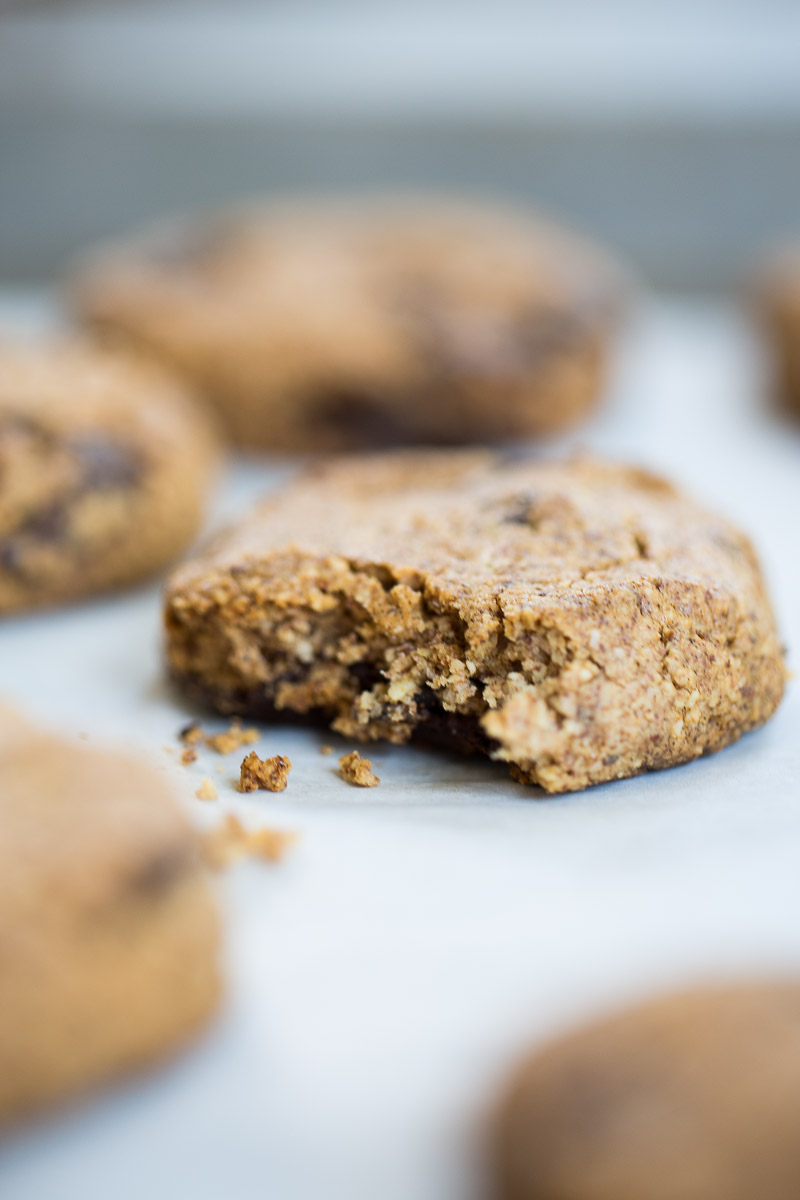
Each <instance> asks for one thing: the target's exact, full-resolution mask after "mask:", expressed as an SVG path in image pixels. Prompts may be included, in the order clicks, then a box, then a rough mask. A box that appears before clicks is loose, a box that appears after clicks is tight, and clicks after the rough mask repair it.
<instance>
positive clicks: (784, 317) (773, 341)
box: [752, 246, 800, 417]
mask: <svg viewBox="0 0 800 1200" xmlns="http://www.w3.org/2000/svg"><path fill="white" fill-rule="evenodd" d="M752 299H753V302H754V305H755V308H756V312H757V315H758V317H759V319H760V321H761V324H762V327H763V329H764V331H765V334H766V336H767V339H768V341H769V348H770V352H771V356H772V363H773V376H774V384H775V389H776V392H777V396H778V400H779V401H780V402H781V403H782V404H783V405H784V407H785V408H786V409H788V410H790V411H791V412H793V413H794V415H795V416H797V417H800V246H798V247H796V248H794V249H787V250H785V251H784V252H783V254H778V255H776V256H775V257H774V258H773V259H772V260H771V261H770V262H768V263H766V264H765V265H764V266H763V268H762V270H761V272H760V273H759V275H758V278H757V279H756V281H755V284H754V286H753V289H752Z"/></svg>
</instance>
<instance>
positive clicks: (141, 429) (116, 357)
mask: <svg viewBox="0 0 800 1200" xmlns="http://www.w3.org/2000/svg"><path fill="white" fill-rule="evenodd" d="M215 458H216V451H215V449H214V439H213V434H212V428H211V426H210V424H209V419H208V417H207V416H206V415H204V414H203V412H202V410H200V409H199V408H198V407H197V405H196V403H194V402H193V401H192V399H191V398H190V397H189V396H188V395H187V394H185V392H184V390H183V388H182V387H181V385H179V384H178V383H175V382H173V380H172V379H171V378H169V377H167V376H166V375H164V374H163V373H162V372H161V371H160V370H157V369H155V368H152V367H149V366H146V365H142V364H141V363H139V362H137V361H134V360H132V359H130V358H129V357H128V356H124V355H121V354H119V353H118V352H111V351H108V350H101V349H97V348H95V347H92V346H89V345H88V344H82V343H80V342H74V343H73V342H61V343H56V344H47V345H25V346H22V345H17V346H11V345H9V344H6V343H4V344H0V614H2V613H9V612H14V611H21V610H25V609H29V608H38V607H41V606H43V605H48V604H55V603H57V602H60V601H66V600H71V599H75V598H77V597H80V596H88V595H90V594H92V593H94V592H99V591H102V590H105V589H108V588H116V587H120V586H122V585H123V584H129V583H133V582H135V581H137V580H139V579H143V578H144V577H146V576H148V575H150V574H152V573H153V572H155V571H157V570H158V569H159V568H161V567H163V566H165V565H166V564H167V563H169V562H170V561H171V560H172V559H174V558H175V557H177V555H178V554H179V553H180V551H181V550H183V549H184V548H185V547H186V545H187V544H188V542H189V541H190V540H191V538H192V537H193V535H194V534H195V532H196V531H197V528H198V525H199V522H200V519H201V515H202V511H203V507H204V501H205V496H206V492H207V491H208V488H209V484H210V482H211V476H212V474H213V468H214V465H215Z"/></svg>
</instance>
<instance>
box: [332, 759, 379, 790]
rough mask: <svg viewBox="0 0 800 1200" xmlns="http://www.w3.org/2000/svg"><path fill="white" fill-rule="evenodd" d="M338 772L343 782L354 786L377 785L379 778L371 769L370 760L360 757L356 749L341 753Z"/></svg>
mask: <svg viewBox="0 0 800 1200" xmlns="http://www.w3.org/2000/svg"><path fill="white" fill-rule="evenodd" d="M339 774H340V775H341V777H342V779H343V780H344V781H345V783H352V784H353V786H354V787H368V788H369V787H377V786H378V784H379V783H380V779H379V778H378V776H377V775H376V774H375V773H374V771H373V770H372V763H371V762H370V760H369V759H368V758H362V757H361V755H360V754H359V753H358V751H357V750H351V752H350V753H349V754H343V755H342V757H341V758H340V759H339Z"/></svg>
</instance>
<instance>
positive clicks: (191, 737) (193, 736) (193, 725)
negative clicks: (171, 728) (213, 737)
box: [178, 721, 206, 746]
mask: <svg viewBox="0 0 800 1200" xmlns="http://www.w3.org/2000/svg"><path fill="white" fill-rule="evenodd" d="M205 736H206V735H205V733H204V732H203V726H202V725H200V724H199V722H197V721H190V723H189V724H188V725H184V727H183V729H182V730H181V731H180V733H179V734H178V737H179V739H180V740H181V741H182V742H184V743H185V744H186V745H187V746H196V745H197V743H198V742H202V740H203V738H204V737H205Z"/></svg>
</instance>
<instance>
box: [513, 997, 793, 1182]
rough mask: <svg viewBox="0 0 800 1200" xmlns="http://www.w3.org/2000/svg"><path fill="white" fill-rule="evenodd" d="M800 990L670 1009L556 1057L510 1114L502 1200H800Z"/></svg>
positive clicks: (667, 1001)
mask: <svg viewBox="0 0 800 1200" xmlns="http://www.w3.org/2000/svg"><path fill="white" fill-rule="evenodd" d="M799 1109H800V984H798V983H796V982H782V983H777V982H776V983H761V984H749V985H739V986H736V987H727V988H725V987H715V988H705V989H698V990H696V991H692V992H687V993H684V994H682V995H674V996H669V997H666V998H660V999H657V1000H653V1001H650V1002H649V1003H647V1004H644V1005H641V1006H640V1007H638V1008H633V1009H631V1010H629V1011H628V1012H624V1013H621V1014H619V1015H616V1016H613V1017H610V1018H608V1019H606V1020H603V1021H600V1022H598V1023H597V1024H594V1025H591V1026H589V1027H588V1028H585V1029H583V1030H580V1031H578V1032H577V1033H573V1034H571V1035H570V1036H567V1037H565V1038H563V1039H561V1040H559V1041H557V1042H554V1043H552V1044H551V1045H549V1046H544V1047H543V1048H542V1049H541V1050H539V1051H538V1053H536V1054H534V1056H533V1057H532V1058H531V1059H530V1061H529V1062H528V1063H527V1064H526V1065H524V1066H523V1067H522V1068H521V1069H520V1070H519V1071H518V1073H517V1075H516V1078H515V1080H514V1082H513V1083H512V1085H511V1087H510V1089H509V1091H508V1093H507V1095H506V1096H505V1098H504V1101H503V1103H502V1105H501V1110H500V1112H499V1114H498V1121H497V1127H496V1138H495V1172H494V1173H495V1179H496V1189H495V1191H494V1193H493V1194H494V1195H495V1196H496V1197H497V1200H567V1198H568V1200H755V1197H764V1198H765V1200H766V1198H768V1200H795V1198H796V1197H797V1196H800V1138H798V1136H797V1113H798V1110H799Z"/></svg>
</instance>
